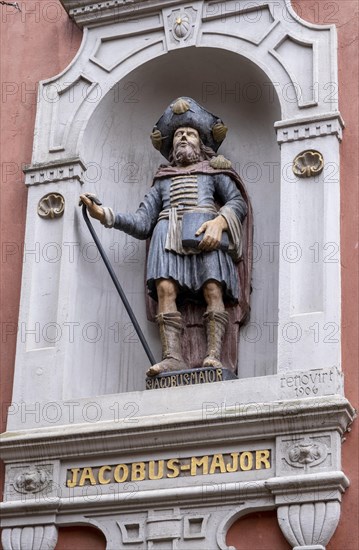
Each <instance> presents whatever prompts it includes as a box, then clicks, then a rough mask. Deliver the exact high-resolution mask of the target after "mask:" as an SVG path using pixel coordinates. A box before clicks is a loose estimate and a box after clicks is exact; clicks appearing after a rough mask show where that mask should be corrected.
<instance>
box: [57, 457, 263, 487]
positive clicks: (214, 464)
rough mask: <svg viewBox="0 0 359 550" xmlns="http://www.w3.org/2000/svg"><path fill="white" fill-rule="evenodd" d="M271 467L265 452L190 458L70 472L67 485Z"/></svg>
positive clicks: (79, 485)
mask: <svg viewBox="0 0 359 550" xmlns="http://www.w3.org/2000/svg"><path fill="white" fill-rule="evenodd" d="M270 467H271V451H270V450H269V449H262V450H256V451H243V452H233V453H226V454H222V453H218V454H213V455H204V456H191V457H187V458H169V459H161V460H149V461H146V462H132V463H127V464H126V463H121V464H117V465H112V466H111V465H104V466H94V467H90V466H86V467H83V468H70V469H69V470H68V471H67V482H66V485H67V487H69V488H73V487H83V486H85V485H107V484H109V483H125V482H126V481H144V480H156V479H157V480H158V479H166V478H169V479H170V478H175V477H180V476H185V475H189V476H197V475H213V474H226V473H233V472H241V471H242V472H248V471H250V470H266V469H268V468H270Z"/></svg>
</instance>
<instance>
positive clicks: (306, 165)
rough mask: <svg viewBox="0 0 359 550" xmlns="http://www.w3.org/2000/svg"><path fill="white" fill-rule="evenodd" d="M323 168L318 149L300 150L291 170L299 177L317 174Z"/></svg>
mask: <svg viewBox="0 0 359 550" xmlns="http://www.w3.org/2000/svg"><path fill="white" fill-rule="evenodd" d="M323 168H324V159H323V155H321V153H319V151H309V150H307V151H302V152H301V153H299V155H297V156H296V157H295V159H294V161H293V172H294V173H295V175H296V176H298V177H299V178H310V177H311V176H317V175H318V174H320V173H321V171H322V170H323Z"/></svg>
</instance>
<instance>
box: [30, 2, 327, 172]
mask: <svg viewBox="0 0 359 550" xmlns="http://www.w3.org/2000/svg"><path fill="white" fill-rule="evenodd" d="M62 3H63V5H64V7H65V9H66V10H67V11H68V13H69V15H70V16H71V17H72V18H73V19H74V20H75V22H76V23H77V24H78V25H79V26H81V27H83V28H84V37H83V43H82V45H81V48H80V51H79V52H78V54H77V56H76V57H75V58H74V60H73V61H72V63H71V64H70V65H69V66H68V68H67V69H66V70H65V71H63V72H62V73H61V74H60V75H58V76H56V77H54V78H51V79H49V80H46V81H43V82H42V83H41V84H40V89H39V107H38V113H37V123H36V132H35V139H34V149H33V164H37V163H40V162H41V163H46V162H51V161H54V160H64V159H69V158H74V157H78V155H79V151H80V147H81V139H82V135H83V131H84V128H85V126H86V123H87V121H88V120H89V119H90V118H91V116H92V113H93V112H94V110H95V109H96V108H97V107H98V105H99V102H100V101H101V100H102V98H103V97H104V96H105V95H106V94H107V92H108V91H109V90H111V89H112V88H113V87H114V86H115V85H116V83H117V82H119V81H121V80H123V79H124V78H125V77H126V75H128V74H129V73H130V72H132V71H133V70H135V69H136V68H137V67H139V66H141V65H143V64H145V63H147V62H149V61H151V60H153V59H156V58H158V57H160V56H163V55H165V54H166V53H168V52H169V51H172V50H180V49H182V48H188V47H196V48H203V47H205V48H220V49H224V50H227V51H230V52H234V53H236V54H239V55H240V56H242V57H244V58H246V59H248V60H249V61H251V62H253V63H254V64H256V65H258V67H260V68H261V70H262V71H263V72H264V73H265V74H266V77H267V78H268V79H269V80H270V81H271V83H272V85H273V87H274V88H275V90H276V93H277V95H278V97H279V100H280V105H281V114H280V118H279V121H285V120H288V119H290V120H293V119H301V118H308V117H313V116H320V115H323V114H324V113H326V114H328V113H329V114H330V113H336V111H337V93H336V92H337V90H336V86H335V82H336V72H337V68H336V36H335V28H334V26H330V25H329V26H328V25H327V26H318V25H317V26H316V25H312V24H309V23H307V22H304V21H302V20H301V19H300V18H299V17H298V15H296V14H295V12H294V11H293V9H292V7H291V4H290V1H289V0H278V1H277V2H266V1H264V0H261V1H257V2H253V4H251V3H246V4H242V3H239V2H234V1H226V2H224V1H223V2H211V1H207V0H197V1H194V2H192V3H191V6H188V5H187V4H184V3H183V2H182V1H179V2H174V1H173V0H161V2H160V1H158V0H152V1H151V2H140V1H138V0H135V1H134V2H131V3H129V2H121V3H119V2H118V1H117V0H110V1H106V2H100V3H93V2H91V1H86V0H71V1H70V0H62ZM179 22H181V23H179Z"/></svg>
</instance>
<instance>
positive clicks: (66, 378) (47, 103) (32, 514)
mask: <svg viewBox="0 0 359 550" xmlns="http://www.w3.org/2000/svg"><path fill="white" fill-rule="evenodd" d="M62 3H63V5H64V8H65V9H66V10H67V11H68V13H69V16H70V17H72V18H73V19H74V21H75V22H76V24H77V25H79V26H80V27H83V28H84V38H83V43H82V46H81V48H80V51H79V52H78V54H77V56H76V57H75V59H74V60H73V61H72V63H71V64H70V65H69V67H68V68H67V69H66V70H65V71H64V72H63V73H61V74H60V75H58V76H56V77H54V78H51V79H50V80H47V81H44V82H42V83H40V87H39V104H38V112H37V119H36V125H35V132H34V147H33V158H32V164H31V166H29V167H28V169H27V170H26V184H27V185H28V188H29V198H28V211H27V222H26V245H27V248H28V249H30V248H31V246H32V247H33V243H36V246H37V247H38V248H37V249H36V250H38V254H37V252H36V254H33V255H32V256H31V258H32V261H31V259H29V261H26V263H25V265H24V272H23V285H22V296H21V309H20V327H21V332H20V336H19V338H18V346H17V355H16V365H15V379H14V391H13V403H12V404H11V406H10V408H9V411H8V426H7V432H6V433H5V434H3V436H2V440H3V442H2V447H3V451H2V452H3V457H4V459H5V461H6V464H7V472H6V488H5V503H4V504H3V505H2V518H3V519H2V525H3V526H4V531H3V545H4V548H5V550H10V549H11V548H14V547H21V548H25V547H26V548H28V547H29V548H30V547H31V548H36V549H37V548H38V549H42V548H55V545H56V540H57V528H58V527H59V526H61V525H76V524H79V525H80V524H81V525H84V524H91V525H93V526H94V527H97V528H98V529H100V530H101V531H102V532H103V533H104V535H105V537H106V540H107V548H108V550H113V549H114V548H130V547H134V545H135V547H136V548H143V549H145V548H166V549H167V548H183V549H186V550H187V549H190V548H193V549H194V548H195V549H198V548H203V549H206V548H211V549H212V548H220V549H225V548H227V545H226V542H225V536H226V532H227V530H228V527H229V526H230V525H231V524H232V523H233V522H234V521H235V520H236V519H237V518H238V517H240V516H242V515H245V514H246V513H249V512H250V511H252V510H265V509H274V508H276V509H277V510H278V519H279V524H280V527H281V529H282V531H283V534H284V535H285V536H286V538H287V540H288V541H289V542H290V544H291V545H292V547H295V548H296V549H299V548H303V549H305V548H306V549H310V548H311V549H318V550H319V549H323V548H324V547H325V545H326V543H327V542H328V540H329V539H330V537H331V535H332V533H333V532H334V530H335V528H336V525H337V523H338V521H339V515H340V500H341V494H342V493H343V492H344V491H345V489H346V487H347V486H348V480H347V478H346V477H345V475H344V473H343V472H342V471H341V463H340V456H341V452H340V443H341V437H342V435H343V434H344V433H345V431H346V430H347V428H348V426H349V425H350V423H351V422H352V420H353V418H354V411H353V409H352V407H351V405H350V404H349V403H348V401H347V400H346V399H345V397H344V393H343V380H342V374H341V365H340V340H339V336H338V335H339V326H340V291H339V289H340V278H339V268H340V263H339V258H340V255H339V253H340V250H339V242H340V241H339V142H340V140H341V134H342V126H343V123H342V120H341V117H340V114H339V112H338V106H337V98H336V93H335V92H336V84H337V72H336V37H335V28H334V27H332V26H315V25H311V24H308V23H306V22H304V21H302V20H300V19H299V18H298V16H297V15H296V14H295V13H294V12H293V10H292V9H291V7H290V4H289V2H287V1H285V0H280V1H277V2H269V3H268V2H265V1H263V0H260V1H258V2H255V3H253V4H251V3H246V4H244V3H243V4H242V2H237V1H232V0H228V1H220V2H212V1H207V0H198V1H194V2H191V3H190V4H189V3H186V2H183V1H175V0H161V2H160V1H158V0H148V1H146V2H142V1H139V0H135V1H133V2H127V1H126V0H124V1H121V2H120V1H117V0H110V1H106V2H99V3H92V2H91V1H89V0H71V1H70V0H63V1H62ZM179 21H181V23H179ZM181 95H186V96H192V97H194V98H196V99H197V100H198V101H199V102H200V103H202V104H203V105H204V106H205V107H207V108H208V109H209V110H211V111H213V112H214V113H216V114H218V115H219V116H221V117H222V118H223V120H224V121H225V122H226V123H227V125H228V126H229V133H228V136H227V139H226V141H225V143H224V144H223V146H222V148H221V150H220V151H221V152H222V153H223V154H224V155H225V156H226V157H228V158H230V159H231V160H232V162H233V164H234V166H235V168H236V169H237V171H238V172H239V173H240V175H241V176H242V178H243V180H244V182H245V183H246V185H247V188H248V191H249V194H250V197H251V200H252V204H253V208H254V225H255V233H254V242H255V246H254V267H253V281H252V287H253V292H252V298H251V300H252V302H251V305H252V310H251V317H250V320H249V323H248V324H247V325H245V326H244V327H242V329H241V334H240V349H239V366H238V373H239V379H238V380H232V381H228V382H223V383H221V382H216V383H213V384H202V385H200V386H196V387H183V388H170V389H161V390H151V391H144V373H145V370H146V368H147V367H148V365H147V358H146V356H145V354H144V352H143V351H142V349H141V347H140V344H139V342H138V339H137V337H136V334H135V333H134V331H133V327H132V325H131V323H130V322H129V320H128V318H127V315H126V314H125V312H124V310H123V307H122V305H121V302H120V300H119V298H118V296H117V294H116V292H115V290H114V289H113V287H112V283H111V281H110V279H109V277H108V275H107V273H106V271H105V268H104V265H103V264H102V262H101V261H100V260H99V259H98V256H97V254H96V250H95V248H94V246H93V244H92V240H91V238H90V236H89V233H88V231H87V228H86V226H85V224H84V221H83V219H82V216H81V211H80V209H79V208H78V206H77V204H78V196H79V194H80V193H81V192H82V191H88V192H91V191H92V192H96V193H97V194H98V195H99V196H100V197H101V199H102V201H103V203H104V204H108V205H111V206H113V207H114V208H115V210H133V209H134V208H136V207H137V205H138V204H139V202H140V200H141V198H142V197H143V195H144V194H145V193H146V190H147V189H148V188H149V187H150V185H151V181H152V176H153V174H154V172H155V170H156V168H157V166H158V165H159V163H161V158H160V156H159V154H158V153H157V152H156V151H155V150H153V149H152V146H151V144H150V140H149V134H150V132H151V130H152V126H153V124H154V123H155V122H156V120H157V119H158V118H159V116H160V115H161V114H162V112H163V110H164V109H165V107H166V106H167V105H168V104H169V102H170V101H171V100H173V99H174V98H176V97H178V96H181ZM96 230H97V231H98V234H99V236H100V239H101V241H102V242H103V244H104V247H105V249H107V251H108V253H109V256H110V259H111V260H112V263H113V265H114V267H115V271H116V273H117V275H118V277H119V279H120V281H121V283H122V284H123V287H124V289H125V290H126V293H127V295H128V297H129V300H130V302H131V304H132V306H133V309H134V311H135V313H136V315H137V317H138V319H139V320H140V323H141V326H142V328H143V331H144V333H145V335H146V337H147V339H148V341H149V343H150V346H151V348H152V350H153V352H154V353H155V355H156V356H157V357H158V358H159V352H160V349H159V347H160V346H159V337H158V333H157V329H156V327H155V326H153V325H152V324H151V323H149V322H148V321H147V318H146V314H145V303H144V261H145V244H144V243H143V242H138V241H135V240H134V239H132V238H130V237H127V236H125V235H123V234H121V233H120V232H116V231H110V230H106V229H104V228H102V227H99V224H98V225H97V226H96ZM154 442H155V444H154ZM19 449H21V452H20V450H19ZM166 468H167V469H166ZM71 480H73V481H71Z"/></svg>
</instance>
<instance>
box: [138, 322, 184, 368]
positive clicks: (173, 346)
mask: <svg viewBox="0 0 359 550" xmlns="http://www.w3.org/2000/svg"><path fill="white" fill-rule="evenodd" d="M156 322H157V324H158V326H159V329H160V337H161V343H162V361H161V362H160V363H157V364H156V365H153V366H152V367H150V368H149V369H148V371H147V373H146V374H147V376H156V375H157V374H160V373H161V372H169V371H177V370H187V369H188V367H187V365H186V363H185V362H184V359H183V357H182V352H181V333H182V315H181V314H180V313H179V311H176V312H174V313H160V314H159V315H157V316H156Z"/></svg>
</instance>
